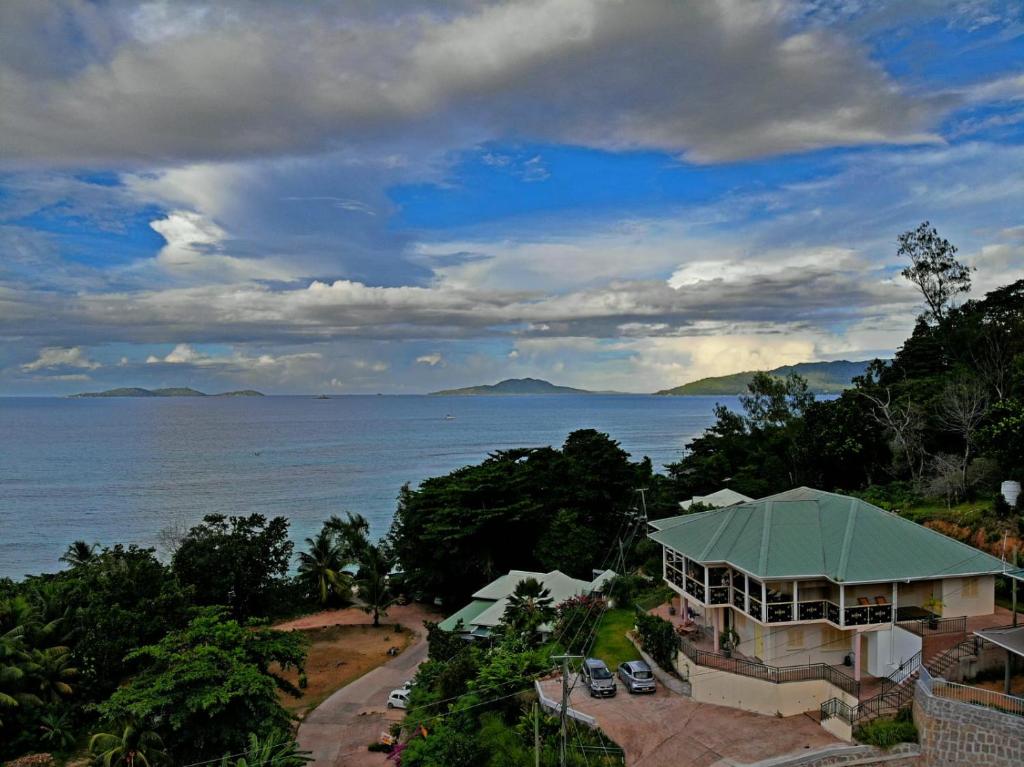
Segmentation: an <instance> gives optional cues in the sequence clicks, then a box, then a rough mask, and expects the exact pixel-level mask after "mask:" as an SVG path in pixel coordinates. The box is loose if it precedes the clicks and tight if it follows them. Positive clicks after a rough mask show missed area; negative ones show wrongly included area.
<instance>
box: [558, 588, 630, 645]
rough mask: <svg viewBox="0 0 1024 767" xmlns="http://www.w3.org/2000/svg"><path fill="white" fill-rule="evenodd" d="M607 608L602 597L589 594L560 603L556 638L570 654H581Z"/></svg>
mask: <svg viewBox="0 0 1024 767" xmlns="http://www.w3.org/2000/svg"><path fill="white" fill-rule="evenodd" d="M615 580H618V579H617V578H616V579H615ZM613 583H614V581H613ZM606 607H607V605H606V604H605V601H604V599H603V598H602V597H597V596H590V595H588V594H581V595H578V596H575V597H570V598H569V599H566V600H565V601H564V602H561V603H559V605H558V606H557V607H556V608H555V615H556V616H557V622H556V624H555V636H556V637H558V640H559V642H560V643H561V644H562V646H563V647H565V649H566V650H567V651H568V652H580V651H582V650H583V649H584V648H585V647H586V645H587V644H588V642H589V640H590V637H591V636H592V634H593V633H594V626H595V625H596V624H597V621H598V620H600V618H601V616H602V615H603V614H604V611H605V609H606Z"/></svg>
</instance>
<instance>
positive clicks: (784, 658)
mask: <svg viewBox="0 0 1024 767" xmlns="http://www.w3.org/2000/svg"><path fill="white" fill-rule="evenodd" d="M764 633H765V640H764V656H763V657H762V660H764V662H765V663H767V664H769V665H772V666H796V665H800V664H804V663H827V664H829V665H830V666H834V665H837V664H840V663H842V662H843V658H845V657H846V655H847V654H848V653H849V652H851V649H850V648H851V646H852V645H851V641H852V637H853V632H852V631H843V630H841V629H837V628H835V627H834V626H831V625H829V624H825V623H804V624H800V625H797V626H766V627H765V629H764ZM740 652H743V653H744V654H746V650H743V649H742V648H741V650H740Z"/></svg>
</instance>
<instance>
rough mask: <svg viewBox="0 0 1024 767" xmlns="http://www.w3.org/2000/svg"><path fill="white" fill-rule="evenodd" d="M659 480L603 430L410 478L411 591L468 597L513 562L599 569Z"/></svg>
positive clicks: (399, 519)
mask: <svg viewBox="0 0 1024 767" xmlns="http://www.w3.org/2000/svg"><path fill="white" fill-rule="evenodd" d="M653 482H654V479H653V472H652V468H651V464H650V461H647V460H646V459H645V460H643V461H640V462H632V461H630V460H629V456H628V455H627V454H626V452H625V451H624V450H622V448H621V447H619V445H618V443H617V442H615V441H614V440H612V439H611V438H609V437H608V436H607V435H605V434H600V433H598V432H596V431H593V430H583V431H576V432H573V433H572V434H570V435H569V437H568V438H567V439H566V441H565V444H564V445H563V446H562V448H561V450H556V449H553V448H536V449H527V448H523V449H519V450H508V451H504V452H500V453H495V454H493V455H491V457H490V458H488V459H487V460H486V461H484V462H483V463H481V464H478V465H475V466H467V467H465V468H462V469H458V470H457V471H454V472H452V473H451V474H448V475H445V476H443V477H436V478H434V479H428V480H426V481H425V482H423V484H422V485H420V487H419V488H418V489H416V490H412V489H410V488H405V489H403V491H402V494H401V497H400V498H399V504H398V510H397V512H396V515H395V520H394V524H393V526H392V530H391V534H390V536H389V543H390V544H391V546H392V548H393V550H394V553H395V555H396V556H397V557H398V560H399V562H400V564H401V566H402V569H403V571H404V573H405V578H406V581H407V583H408V587H409V588H410V590H411V592H412V593H414V594H417V595H420V596H424V597H433V596H439V597H441V598H442V599H444V600H445V602H446V603H447V604H458V603H459V602H460V601H464V600H465V599H466V598H467V597H468V596H469V594H471V593H472V592H473V591H475V590H476V589H478V588H480V587H481V586H482V585H484V584H485V583H488V582H489V581H491V580H493V579H494V578H495V577H497V576H498V575H500V574H502V573H506V572H508V571H509V570H511V569H519V570H543V571H548V570H552V569H556V568H557V569H559V570H561V571H563V572H565V573H567V574H569V575H573V576H576V577H583V578H587V579H588V580H589V578H590V577H591V575H590V571H591V568H592V567H594V566H596V565H599V564H600V563H601V559H602V557H603V556H604V554H605V552H606V550H607V549H608V548H609V547H610V546H611V545H612V544H613V543H614V542H615V540H616V538H617V536H618V534H619V533H621V532H622V530H623V525H624V522H625V520H626V518H627V516H628V514H629V513H630V511H631V510H632V509H634V508H635V507H636V505H637V503H638V496H637V492H636V490H637V488H642V487H647V486H649V485H651V484H652V483H653Z"/></svg>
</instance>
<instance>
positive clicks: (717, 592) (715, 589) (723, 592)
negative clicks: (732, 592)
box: [707, 586, 729, 605]
mask: <svg viewBox="0 0 1024 767" xmlns="http://www.w3.org/2000/svg"><path fill="white" fill-rule="evenodd" d="M707 603H708V604H709V605H727V604H729V587H728V586H712V587H711V588H710V589H709V590H708V602H707Z"/></svg>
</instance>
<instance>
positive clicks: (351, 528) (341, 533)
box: [324, 512, 370, 561]
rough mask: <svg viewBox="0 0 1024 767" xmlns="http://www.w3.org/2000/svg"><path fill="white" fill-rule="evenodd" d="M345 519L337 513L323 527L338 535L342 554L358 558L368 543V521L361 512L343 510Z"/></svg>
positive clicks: (350, 558) (349, 558)
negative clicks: (354, 512)
mask: <svg viewBox="0 0 1024 767" xmlns="http://www.w3.org/2000/svg"><path fill="white" fill-rule="evenodd" d="M345 517H346V518H345V519H342V518H341V517H339V516H338V515H337V514H332V515H331V518H330V519H328V520H327V521H326V522H325V523H324V527H325V528H326V529H328V530H330V531H332V532H333V533H334V534H335V535H337V536H338V541H339V543H340V544H341V546H342V556H343V557H344V558H346V559H348V560H350V561H351V560H355V559H358V558H359V556H360V554H361V553H362V551H363V549H365V548H366V547H367V546H369V545H370V541H369V538H370V523H369V522H367V521H366V517H364V516H363V515H362V514H353V513H352V512H345Z"/></svg>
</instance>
